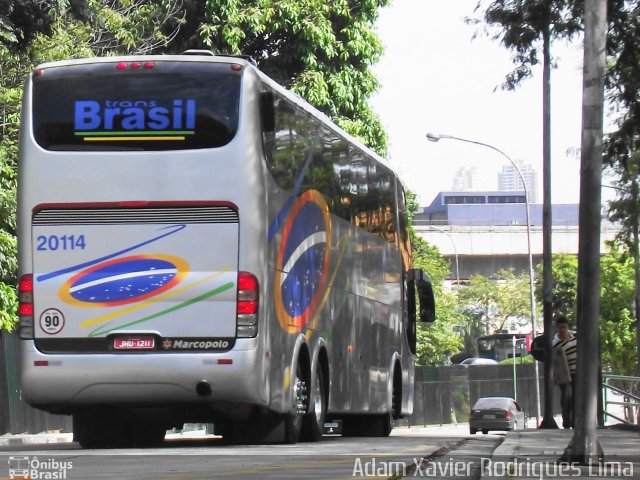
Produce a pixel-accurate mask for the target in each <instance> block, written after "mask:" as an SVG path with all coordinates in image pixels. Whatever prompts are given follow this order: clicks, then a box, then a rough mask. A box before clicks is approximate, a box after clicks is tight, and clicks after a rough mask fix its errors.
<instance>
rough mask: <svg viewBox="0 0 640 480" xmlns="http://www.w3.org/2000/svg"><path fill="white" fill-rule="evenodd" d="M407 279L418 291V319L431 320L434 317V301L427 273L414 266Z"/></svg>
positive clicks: (422, 320) (433, 319)
mask: <svg viewBox="0 0 640 480" xmlns="http://www.w3.org/2000/svg"><path fill="white" fill-rule="evenodd" d="M409 281H410V282H413V284H414V285H415V289H416V290H417V292H418V302H419V303H420V306H419V308H420V321H421V322H433V321H435V319H436V301H435V297H434V295H433V285H432V284H431V279H430V278H429V275H427V273H426V272H425V271H424V270H422V269H420V268H414V269H413V270H411V272H410V276H409Z"/></svg>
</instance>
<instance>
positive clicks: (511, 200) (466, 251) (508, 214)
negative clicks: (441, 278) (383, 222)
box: [413, 190, 619, 282]
mask: <svg viewBox="0 0 640 480" xmlns="http://www.w3.org/2000/svg"><path fill="white" fill-rule="evenodd" d="M525 207H526V203H525V195H524V191H522V190H520V191H513V192H500V191H485V192H451V191H448V192H440V193H439V194H438V195H437V196H436V198H435V199H434V200H433V202H431V205H429V206H428V207H425V208H423V209H422V210H421V211H420V212H417V214H416V215H415V216H414V221H413V224H414V227H415V230H416V233H417V234H418V235H419V236H420V237H422V238H424V239H425V240H427V241H428V242H429V243H430V244H431V245H434V246H436V247H438V249H439V250H440V252H441V253H442V255H443V256H444V257H445V258H446V259H448V260H449V261H450V265H451V268H450V276H449V279H450V280H451V282H456V281H461V282H463V281H464V280H466V279H468V278H469V277H470V276H471V275H474V274H481V275H484V276H486V277H492V276H494V275H495V273H496V272H497V271H499V270H501V269H503V268H513V269H514V270H515V272H516V273H517V274H522V273H527V272H528V269H529V248H528V229H527V220H526V208H525ZM578 210H579V206H578V204H566V205H553V206H552V213H551V216H552V241H551V244H552V250H553V253H554V254H557V253H569V254H577V253H578ZM530 217H531V227H530V230H531V253H532V257H533V262H534V264H537V263H539V262H541V261H542V205H541V204H538V203H533V204H530ZM618 231H619V227H618V226H616V225H614V224H612V223H610V222H608V221H607V220H605V219H603V221H602V232H601V236H600V237H601V238H600V241H601V250H602V251H606V246H605V241H607V240H612V239H613V238H614V237H615V235H616V233H617V232H618Z"/></svg>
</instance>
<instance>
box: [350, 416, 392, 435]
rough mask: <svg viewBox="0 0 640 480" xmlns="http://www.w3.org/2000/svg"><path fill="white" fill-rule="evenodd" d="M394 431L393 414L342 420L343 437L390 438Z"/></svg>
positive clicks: (353, 417)
mask: <svg viewBox="0 0 640 480" xmlns="http://www.w3.org/2000/svg"><path fill="white" fill-rule="evenodd" d="M392 429H393V418H392V417H391V412H387V413H383V414H379V415H349V416H346V417H343V419H342V436H343V437H388V436H389V434H390V433H391V430H392Z"/></svg>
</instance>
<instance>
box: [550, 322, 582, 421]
mask: <svg viewBox="0 0 640 480" xmlns="http://www.w3.org/2000/svg"><path fill="white" fill-rule="evenodd" d="M556 332H557V333H556V336H555V337H554V342H553V348H554V349H555V348H562V349H563V350H564V353H565V357H566V359H567V364H568V366H569V373H570V374H571V382H570V383H563V384H560V385H559V386H560V403H561V405H562V426H563V428H572V427H573V410H574V407H573V406H574V401H573V399H574V398H575V384H576V382H575V379H576V378H575V377H576V361H577V359H578V343H577V339H576V338H575V337H574V336H573V335H572V334H571V331H570V330H569V322H568V321H567V318H566V317H565V316H564V315H558V316H557V317H556Z"/></svg>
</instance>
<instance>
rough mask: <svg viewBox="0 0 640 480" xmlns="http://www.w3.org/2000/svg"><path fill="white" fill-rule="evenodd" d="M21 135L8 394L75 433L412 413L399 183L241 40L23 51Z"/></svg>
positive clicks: (430, 315) (86, 438)
mask: <svg viewBox="0 0 640 480" xmlns="http://www.w3.org/2000/svg"><path fill="white" fill-rule="evenodd" d="M19 150H20V152H19V187H18V242H19V275H20V277H19V288H18V290H19V317H20V328H19V336H20V344H21V349H20V351H21V353H20V379H21V389H22V395H23V398H24V399H26V401H27V402H28V403H29V404H30V405H32V406H34V407H36V408H39V409H42V410H45V411H47V412H51V413H56V414H67V415H72V416H73V433H74V438H75V440H76V441H77V442H79V443H80V445H81V446H83V447H87V448H90V447H96V448H104V447H110V446H123V447H126V446H128V445H139V446H141V445H155V444H158V443H161V442H162V440H163V438H164V435H165V432H166V430H167V429H168V428H172V427H175V426H182V425H183V423H213V424H214V432H215V433H216V434H220V435H222V436H223V437H224V438H225V439H226V440H227V441H229V442H233V443H239V444H242V443H256V442H286V443H293V442H297V441H299V440H309V441H315V440H318V439H320V438H321V436H322V434H323V425H324V422H325V420H326V419H331V420H332V421H333V420H341V421H342V427H343V434H344V435H367V436H385V435H388V434H389V432H390V430H391V428H392V427H393V423H392V422H393V419H396V418H400V417H403V416H406V415H409V414H411V413H412V408H413V389H414V387H413V382H414V365H415V354H416V345H415V343H416V322H417V321H432V320H433V319H434V316H435V307H434V299H433V290H432V287H431V283H430V281H429V277H428V275H427V274H426V273H425V272H423V271H422V270H419V269H413V268H412V265H411V257H410V248H411V247H410V243H409V234H408V230H407V228H408V223H407V210H406V205H405V194H404V190H403V187H402V185H401V183H400V181H399V179H398V177H397V176H396V175H395V174H394V173H393V172H392V170H391V169H390V168H389V167H388V165H387V163H386V162H385V161H384V160H383V159H382V158H380V157H378V156H377V155H376V154H375V153H373V152H372V151H370V150H369V149H367V148H365V147H364V146H363V145H362V144H361V143H359V142H358V141H356V140H355V139H353V138H352V137H350V136H349V135H347V134H346V133H345V132H343V131H342V130H340V129H339V128H338V127H337V126H336V125H334V124H333V123H332V122H331V121H330V120H329V119H328V118H327V117H325V116H324V115H323V114H321V113H320V112H319V111H317V110H315V109H314V108H312V107H311V106H310V105H308V104H307V103H306V102H304V101H303V100H302V99H300V98H299V97H298V96H296V95H294V94H292V93H290V92H289V91H287V90H286V89H284V88H283V87H281V86H280V85H278V84H277V83H276V82H275V81H274V80H272V79H270V78H269V77H268V76H266V75H265V74H264V73H263V72H261V71H260V70H259V69H258V68H257V67H256V66H255V65H254V63H252V62H251V61H250V60H248V59H245V58H239V57H229V56H217V55H213V54H210V55H209V54H205V53H204V52H201V51H197V52H185V54H182V55H166V56H164V55H157V56H126V57H109V58H91V59H78V60H69V61H61V62H52V63H46V64H43V65H40V66H38V67H37V68H36V69H35V70H34V71H33V72H32V73H31V75H30V76H29V78H28V79H27V80H26V82H25V91H24V97H23V109H22V117H21V135H20V146H19ZM417 317H419V319H418V318H417Z"/></svg>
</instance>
